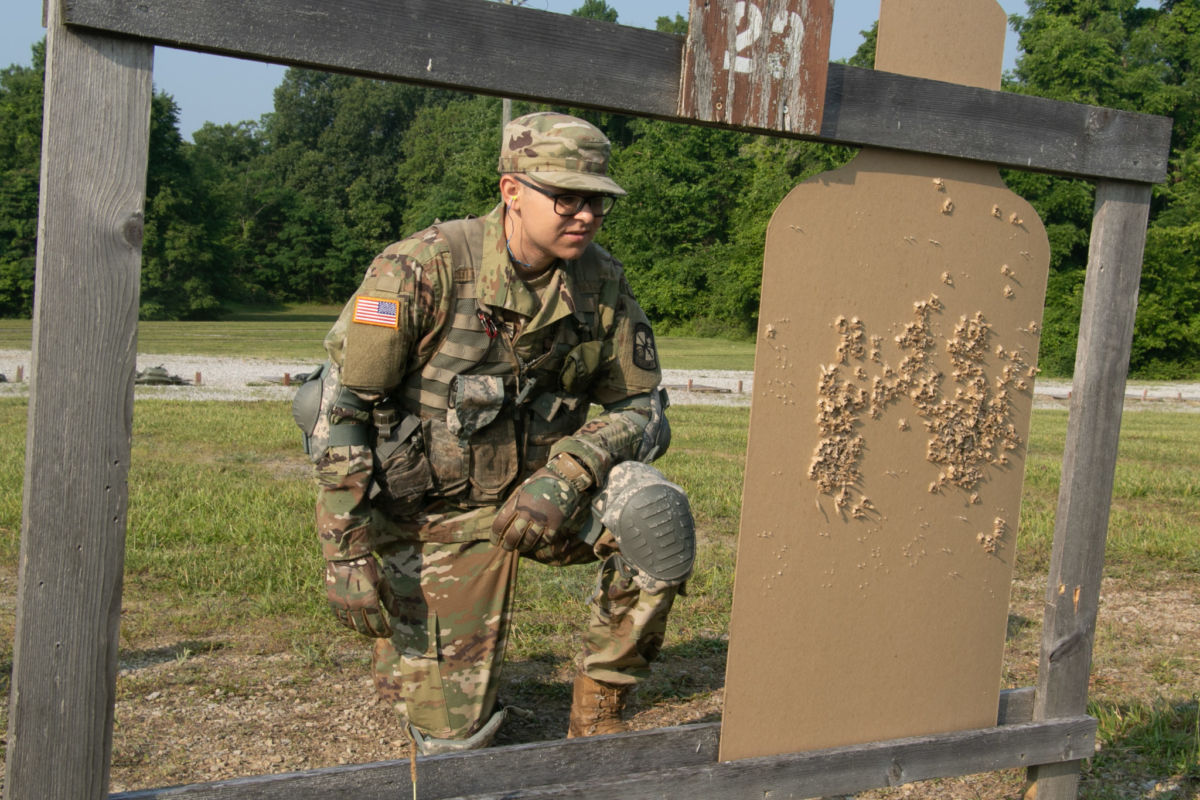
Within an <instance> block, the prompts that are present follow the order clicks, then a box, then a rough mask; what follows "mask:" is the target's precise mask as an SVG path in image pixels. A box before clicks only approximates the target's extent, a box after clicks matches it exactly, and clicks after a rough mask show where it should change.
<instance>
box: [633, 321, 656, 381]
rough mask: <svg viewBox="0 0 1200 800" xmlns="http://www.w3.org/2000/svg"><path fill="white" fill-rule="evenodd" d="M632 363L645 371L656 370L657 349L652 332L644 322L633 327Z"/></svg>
mask: <svg viewBox="0 0 1200 800" xmlns="http://www.w3.org/2000/svg"><path fill="white" fill-rule="evenodd" d="M633 363H634V364H636V365H637V366H638V367H640V368H642V369H645V370H656V369H658V349H657V348H656V347H655V346H654V332H653V331H651V330H650V326H649V325H647V324H646V323H644V322H639V323H637V324H636V325H634V327H633Z"/></svg>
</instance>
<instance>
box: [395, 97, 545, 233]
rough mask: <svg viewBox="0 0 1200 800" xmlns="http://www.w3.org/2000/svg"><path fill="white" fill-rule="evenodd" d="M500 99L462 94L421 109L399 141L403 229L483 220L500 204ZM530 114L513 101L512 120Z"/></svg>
mask: <svg viewBox="0 0 1200 800" xmlns="http://www.w3.org/2000/svg"><path fill="white" fill-rule="evenodd" d="M500 112H501V108H500V100H499V99H497V98H493V97H482V96H471V95H460V96H458V97H456V98H455V99H454V100H453V101H451V102H449V103H446V104H445V105H429V106H425V107H424V108H422V109H421V110H420V111H419V112H418V113H417V115H416V117H415V119H414V120H413V123H412V125H411V126H410V127H409V129H408V130H407V131H406V133H405V135H404V137H403V140H402V142H401V148H402V159H401V161H400V165H399V168H398V170H397V181H398V183H399V184H400V185H401V186H403V187H404V195H405V206H404V212H403V213H404V216H403V226H402V229H403V230H404V231H405V232H406V233H407V232H412V231H417V230H421V229H423V228H425V227H427V226H429V225H432V224H433V223H434V222H436V221H438V220H447V219H456V218H458V217H462V216H465V215H467V214H474V215H476V216H482V215H483V214H486V213H487V212H488V211H489V210H491V208H492V206H494V205H495V204H496V203H497V202H499V196H500V195H499V189H498V188H497V184H498V181H499V174H498V173H497V172H496V164H497V154H498V153H499V150H500ZM524 113H527V112H526V110H524V109H523V107H522V104H519V103H514V108H513V116H514V117H516V116H520V115H521V114H524Z"/></svg>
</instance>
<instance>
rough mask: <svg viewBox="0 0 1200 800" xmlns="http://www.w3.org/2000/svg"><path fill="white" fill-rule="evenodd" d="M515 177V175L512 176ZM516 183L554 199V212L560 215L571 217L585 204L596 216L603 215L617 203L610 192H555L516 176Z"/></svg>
mask: <svg viewBox="0 0 1200 800" xmlns="http://www.w3.org/2000/svg"><path fill="white" fill-rule="evenodd" d="M513 177H514V178H516V176H515V175H514V176H513ZM516 180H517V183H519V184H521V185H522V186H528V187H529V188H530V189H533V190H534V191H535V192H537V193H538V194H544V195H545V196H546V197H549V198H550V199H551V200H553V201H554V213H555V214H558V215H559V216H560V217H573V216H575V215H576V214H578V213H579V212H580V211H582V210H583V207H584V206H585V205H586V206H587V207H588V208H589V209H590V210H591V212H592V213H593V214H595V215H596V216H597V217H603V216H606V215H607V214H608V212H610V211H612V209H613V206H614V205H616V203H617V198H616V197H614V196H613V195H611V194H573V193H571V192H563V193H561V194H560V193H555V192H550V191H547V190H545V189H543V188H542V187H540V186H536V185H534V184H532V183H529V182H527V181H523V180H521V179H520V178H516Z"/></svg>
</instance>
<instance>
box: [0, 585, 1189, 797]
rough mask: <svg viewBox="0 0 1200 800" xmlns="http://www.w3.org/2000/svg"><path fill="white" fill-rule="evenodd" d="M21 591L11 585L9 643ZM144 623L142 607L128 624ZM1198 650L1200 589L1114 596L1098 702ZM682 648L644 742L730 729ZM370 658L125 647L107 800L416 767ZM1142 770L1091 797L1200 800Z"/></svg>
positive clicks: (993, 783) (1128, 589)
mask: <svg viewBox="0 0 1200 800" xmlns="http://www.w3.org/2000/svg"><path fill="white" fill-rule="evenodd" d="M13 590H15V581H14V576H12V575H11V574H9V575H2V576H0V597H2V598H4V600H3V601H2V602H3V603H4V604H5V607H4V609H3V611H4V618H5V622H6V627H8V629H9V630H8V631H7V633H8V634H9V635H10V636H11V621H12V607H11V606H12V599H11V598H12V597H13V596H14V591H13ZM1043 591H1044V589H1043V588H1042V587H1041V586H1039V585H1037V584H1036V582H1034V581H1024V582H1018V583H1017V584H1015V585H1014V587H1013V595H1012V602H1011V610H1010V619H1009V631H1008V645H1007V650H1006V656H1005V666H1004V675H1003V683H1004V685H1005V686H1007V687H1019V686H1029V685H1032V684H1033V683H1034V682H1035V680H1036V673H1037V659H1038V643H1039V636H1040V630H1039V629H1040V621H1041V597H1042V593H1043ZM144 612H145V609H139V608H137V607H132V608H127V609H126V610H125V612H124V613H125V614H126V615H134V616H137V615H139V614H142V613H144ZM133 627H137V626H133ZM326 634H327V635H326ZM1196 641H1200V578H1197V577H1196V576H1182V575H1163V576H1159V578H1158V579H1156V580H1155V581H1154V582H1153V585H1151V586H1145V585H1140V586H1136V587H1135V586H1128V585H1121V584H1119V583H1117V582H1115V581H1112V580H1107V581H1106V582H1105V584H1104V589H1103V595H1102V601H1101V609H1100V618H1099V625H1098V629H1097V642H1096V663H1095V667H1094V670H1093V688H1092V696H1093V699H1100V700H1103V699H1104V698H1106V697H1110V698H1113V699H1114V702H1116V701H1118V700H1119V702H1121V703H1126V704H1128V703H1134V702H1138V701H1141V702H1147V703H1150V702H1153V701H1154V700H1155V699H1156V698H1161V699H1166V700H1168V701H1172V702H1185V701H1187V700H1188V699H1189V698H1195V697H1196V696H1197V695H1200V663H1198V662H1200V656H1198V653H1197V648H1196V646H1195V642H1196ZM671 644H672V643H671V642H668V644H667V647H666V649H665V651H664V654H663V658H662V659H661V661H660V663H659V664H658V666H657V668H656V672H655V675H654V677H653V678H652V679H651V681H650V682H649V683H648V684H647V685H646V686H645V687H644V688H643V689H642V690H641V691H640V692H639V693H638V694H637V695H635V696H634V698H633V701H632V704H631V709H630V712H631V713H630V714H629V715H628V716H629V718H630V720H631V722H632V725H633V727H634V728H636V729H648V728H656V727H663V726H669V725H683V724H688V723H695V722H711V721H717V720H719V719H720V715H721V704H722V691H723V690H722V686H723V683H724V652H723V650H722V649H721V648H719V647H714V648H707V649H701V648H695V647H691V648H678V649H675V648H672V646H671ZM367 650H368V645H367V644H366V642H365V640H361V639H358V638H356V637H355V636H354V635H352V634H349V633H342V632H341V630H340V629H339V628H337V626H336V624H335V623H334V622H333V621H332V620H330V625H329V628H328V629H327V631H322V632H321V633H320V634H319V635H317V636H314V635H312V634H311V633H307V634H306V633H303V632H300V631H295V632H289V631H286V630H283V631H281V630H279V629H278V627H276V626H273V627H271V628H270V629H269V630H266V629H264V630H258V631H256V630H241V631H236V632H230V633H229V634H228V635H221V636H215V637H206V638H199V639H181V638H179V637H176V636H171V635H169V634H164V635H162V636H157V637H155V636H146V637H142V638H139V639H138V640H136V641H134V640H125V637H123V641H122V648H121V652H120V673H119V675H118V680H117V704H116V723H115V729H114V736H113V756H112V775H111V781H112V783H111V789H112V791H113V792H123V791H131V790H136V789H144V788H154V787H164V786H172V785H179V784H185V783H199V782H207V781H216V780H221V779H227V778H232V777H245V776H251V775H265V774H276V773H283V772H294V771H302V770H309V769H315V768H318V767H326V766H334V765H342V764H356V763H357V764H361V763H369V762H376V761H387V760H393V759H407V757H408V743H407V741H406V739H405V737H404V735H403V733H402V732H401V729H400V727H399V725H398V724H397V722H396V719H395V717H394V712H392V710H391V709H389V708H387V707H385V706H383V705H381V704H379V703H377V702H376V701H375V699H374V695H373V690H372V686H371V681H370V677H369V668H368V665H367ZM698 650H702V654H701V655H697V652H698ZM710 651H711V652H710ZM571 674H572V667H571V664H570V663H569V661H567V660H565V659H564V660H559V659H556V658H555V657H550V656H547V657H544V658H540V659H533V660H522V661H514V662H510V663H509V664H508V666H507V668H506V672H505V675H504V683H503V688H502V690H501V696H502V698H503V699H504V700H505V701H506V702H507V703H508V704H509V705H510V706H515V707H516V711H515V712H514V714H513V715H511V716H510V718H509V722H508V723H507V724H506V727H505V728H504V729H503V730H502V731H501V733H500V736H499V739H498V741H497V743H496V744H497V745H505V744H516V743H524V742H535V741H542V740H548V739H558V738H562V736H563V735H564V732H565V729H566V724H567V715H568V711H569V706H570V680H571ZM6 683H7V682H6ZM4 689H5V691H6V692H7V685H5V686H4ZM647 698H650V699H649V700H648V699H647ZM681 698H682V699H681ZM1123 763H1124V762H1123ZM1137 764H1138V761H1137V758H1136V754H1135V756H1134V757H1131V759H1130V760H1129V768H1128V769H1127V770H1126V771H1125V772H1121V773H1117V774H1106V775H1104V776H1092V777H1091V778H1088V779H1085V783H1084V789H1085V791H1084V792H1083V793H1082V794H1081V797H1089V796H1096V795H1095V794H1089V792H1088V791H1087V788H1088V786H1089V783H1088V781H1089V780H1090V781H1091V782H1092V783H1096V782H1099V784H1102V785H1103V788H1104V789H1105V794H1104V795H1103V796H1104V797H1121V798H1154V799H1155V800H1184V798H1196V797H1198V796H1200V794H1198V792H1200V785H1197V784H1196V783H1193V782H1189V780H1188V779H1187V778H1186V777H1184V776H1172V775H1156V774H1148V773H1146V772H1145V771H1144V770H1139V768H1138V766H1137ZM1023 783H1024V774H1023V773H1022V772H1021V771H1017V770H1011V771H1007V772H1000V773H990V774H984V775H978V776H969V777H966V778H959V779H946V780H941V781H933V782H924V783H918V784H907V785H904V786H900V787H895V788H892V789H883V790H878V791H873V792H868V793H865V794H861V795H859V798H863V799H864V800H867V799H869V800H891V799H892V798H913V799H915V800H920V799H921V798H928V799H929V800H932V799H933V798H939V799H943V798H944V799H946V800H968V799H971V800H1001V798H1018V797H1020V796H1021V792H1022V787H1023Z"/></svg>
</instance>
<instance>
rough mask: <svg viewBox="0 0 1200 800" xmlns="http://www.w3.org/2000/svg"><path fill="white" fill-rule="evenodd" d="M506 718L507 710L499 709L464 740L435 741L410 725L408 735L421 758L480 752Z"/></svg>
mask: <svg viewBox="0 0 1200 800" xmlns="http://www.w3.org/2000/svg"><path fill="white" fill-rule="evenodd" d="M507 716H508V709H506V708H501V709H499V710H498V711H496V713H494V714H492V717H491V719H489V720H488V721H487V722H486V723H484V725H483V727H482V728H480V729H479V730H477V731H475V733H474V734H472V735H471V736H469V737H467V738H466V739H435V738H434V737H432V736H426V735H425V734H423V733H421V731H420V730H419V729H418V728H417V727H416V726H415V725H412V724H409V725H408V735H409V737H410V738H411V739H412V741H413V745H414V746H415V747H416V748H417V752H418V753H420V754H421V755H423V756H436V755H440V754H441V753H461V752H463V751H465V750H482V749H483V748H485V747H487V746H488V745H490V744H491V743H492V739H495V738H496V731H498V730H500V726H501V725H503V724H504V720H505V718H506V717H507Z"/></svg>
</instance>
